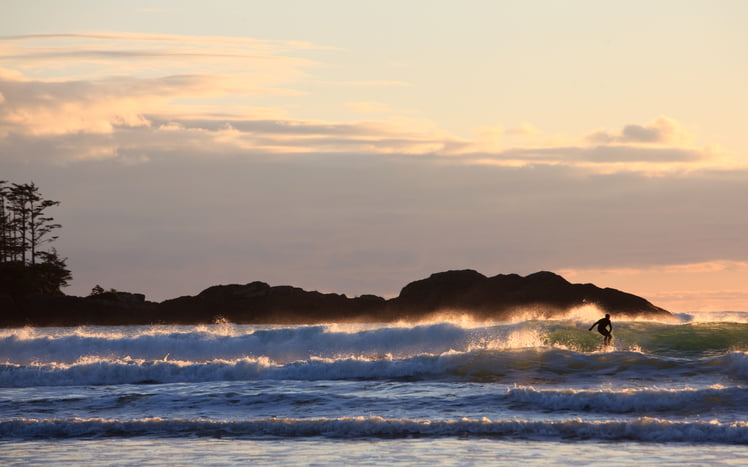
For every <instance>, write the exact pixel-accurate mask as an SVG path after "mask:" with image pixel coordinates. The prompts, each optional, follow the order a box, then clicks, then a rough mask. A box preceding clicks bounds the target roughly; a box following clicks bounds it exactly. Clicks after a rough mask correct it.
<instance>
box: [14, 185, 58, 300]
mask: <svg viewBox="0 0 748 467" xmlns="http://www.w3.org/2000/svg"><path fill="white" fill-rule="evenodd" d="M59 204H60V202H59V201H52V200H47V199H44V197H43V196H42V195H41V193H40V192H39V188H38V187H37V186H36V185H35V184H34V183H24V184H17V183H13V184H11V185H8V182H6V181H0V277H2V278H3V281H2V283H0V292H1V291H5V292H9V293H10V295H12V296H19V295H28V294H33V293H41V294H59V293H61V292H60V288H61V287H65V286H67V285H68V281H69V280H70V279H72V275H71V273H70V271H69V270H68V269H67V266H66V264H65V261H66V258H60V257H59V255H58V254H57V250H55V249H54V248H52V249H50V250H48V251H47V250H44V249H43V246H44V245H45V244H48V243H51V242H54V241H55V240H56V239H57V236H56V235H53V233H54V231H55V230H57V229H59V228H60V227H61V226H60V224H57V223H55V222H54V219H53V218H52V217H50V216H48V215H47V214H46V211H47V209H49V208H51V207H54V206H58V205H59Z"/></svg>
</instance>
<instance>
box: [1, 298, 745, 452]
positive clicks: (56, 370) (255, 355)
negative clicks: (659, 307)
mask: <svg viewBox="0 0 748 467" xmlns="http://www.w3.org/2000/svg"><path fill="white" fill-rule="evenodd" d="M456 316H458V315H456V314H454V313H453V314H451V315H450V318H445V319H443V320H436V321H434V322H424V323H418V324H410V323H398V324H360V325H359V324H329V325H315V326H270V325H268V326H249V325H232V324H228V323H222V324H214V325H202V326H131V327H98V326H91V327H79V328H22V329H4V330H0V464H3V465H30V464H31V465H33V464H49V463H52V464H57V465H60V464H67V465H128V464H131V465H164V464H169V465H195V464H200V465H211V464H212V465H246V464H251V465H351V464H358V465H434V464H437V465H518V464H526V465H569V464H572V463H573V464H577V465H746V464H748V390H747V389H748V386H747V385H748V313H701V314H698V313H693V314H679V315H676V318H675V319H674V320H672V321H666V322H663V321H646V320H639V321H634V320H630V321H626V320H623V319H617V318H616V317H615V316H613V324H614V329H613V335H614V338H615V339H614V342H613V345H612V346H611V347H609V348H603V347H602V346H601V342H602V336H600V335H599V334H598V333H597V332H594V331H593V332H589V331H588V330H587V329H588V328H589V326H590V325H591V324H592V323H593V322H595V321H596V320H597V319H598V318H599V317H600V312H599V311H597V310H595V309H594V308H592V307H587V308H584V309H579V310H575V311H573V312H571V313H570V314H569V315H568V316H567V317H565V318H563V319H557V320H542V321H538V320H532V319H520V318H518V319H517V320H515V321H513V322H492V323H485V322H481V323H477V322H471V321H469V320H463V319H460V318H455V317H456Z"/></svg>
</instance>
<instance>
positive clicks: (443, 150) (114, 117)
mask: <svg viewBox="0 0 748 467" xmlns="http://www.w3.org/2000/svg"><path fill="white" fill-rule="evenodd" d="M53 46H54V47H53ZM319 49H325V50H327V49H329V48H326V47H320V46H317V45H315V44H310V43H306V42H297V41H271V40H259V39H247V38H233V37H216V36H207V37H206V36H203V37H187V36H181V35H168V34H142V33H72V34H38V35H25V36H12V37H5V38H0V64H4V68H0V96H2V98H1V99H2V100H0V138H3V137H4V138H7V140H6V141H5V142H4V143H3V146H4V147H5V148H6V150H7V151H8V154H22V153H25V150H26V149H28V148H29V147H33V146H37V147H41V146H43V145H49V146H50V147H53V145H54V144H55V141H57V142H59V144H60V147H59V148H58V150H56V151H55V150H51V151H50V152H51V154H53V156H50V155H44V156H38V157H40V159H43V160H51V159H53V158H55V157H56V158H57V161H56V162H58V163H66V162H71V161H80V160H83V159H85V157H91V158H94V159H100V158H102V157H113V158H122V157H125V156H124V155H125V154H139V156H138V157H137V158H136V159H137V160H141V161H147V160H152V158H150V157H147V156H143V155H145V154H148V152H149V151H152V150H154V148H164V147H168V146H171V147H172V148H173V150H174V151H177V150H182V149H183V148H184V147H185V145H186V144H187V142H189V144H190V145H192V146H191V147H194V148H203V150H204V151H205V153H206V155H207V154H210V155H211V157H212V155H213V154H214V153H215V152H216V151H217V150H221V151H225V152H226V153H229V154H236V153H239V154H244V156H245V157H255V156H258V155H267V154H277V155H283V154H294V155H300V154H319V153H327V154H362V155H383V154H392V155H397V154H399V155H402V156H406V157H410V156H413V155H419V156H422V157H424V158H430V159H431V160H433V161H435V162H437V163H449V164H455V165H458V164H469V165H496V166H507V167H521V166H536V165H541V164H547V165H564V166H573V167H579V168H583V169H585V170H595V171H598V172H601V173H615V172H618V171H622V170H624V171H631V170H634V171H642V172H649V173H658V172H667V171H680V170H692V169H694V168H702V167H706V166H708V165H709V164H712V165H718V164H723V163H724V161H721V160H718V158H715V151H714V150H713V149H711V148H709V149H706V148H698V147H693V146H691V145H690V144H689V141H690V139H691V138H690V136H689V135H688V134H687V133H686V132H685V130H683V127H682V126H681V125H680V123H679V122H677V121H675V120H673V119H672V118H668V117H664V116H661V117H658V118H656V119H655V120H653V121H651V122H649V123H646V124H635V123H632V124H628V125H625V126H623V128H622V129H621V130H620V131H609V130H598V131H597V132H594V133H593V134H591V135H588V136H587V137H582V138H566V140H565V141H563V144H561V143H560V142H559V141H558V140H556V139H554V138H552V137H549V136H548V135H545V134H543V133H542V132H541V131H540V130H538V129H537V128H536V127H534V126H533V125H532V124H530V123H526V122H523V123H521V124H520V125H518V126H507V127H505V126H503V125H494V126H484V127H480V128H478V129H476V130H475V132H474V136H473V137H472V138H463V137H459V136H456V135H455V134H452V133H450V132H448V131H445V130H444V129H441V128H439V127H438V126H437V125H436V124H435V123H434V122H433V121H430V120H428V119H423V118H422V119H413V118H392V117H389V118H379V119H377V118H376V117H378V115H376V114H385V115H387V116H389V114H395V115H397V110H396V109H393V108H390V107H389V106H388V105H386V104H384V103H381V102H374V101H368V100H352V101H349V102H347V103H345V104H343V105H344V106H345V107H346V108H347V109H349V110H352V111H354V112H357V113H367V114H372V115H374V118H371V119H369V120H360V121H323V120H309V119H298V118H293V116H292V115H289V113H290V109H293V108H294V106H295V105H298V104H291V105H289V104H288V102H289V101H292V100H293V99H301V98H303V97H304V96H305V92H310V91H303V92H302V91H300V89H302V86H296V85H297V84H300V83H317V84H319V83H320V81H317V80H315V78H314V77H310V76H309V75H307V71H308V70H309V69H312V68H313V67H314V66H315V65H316V64H315V62H313V61H310V60H308V59H306V58H303V57H301V56H300V55H301V54H303V53H304V52H306V51H309V50H319ZM9 66H11V67H12V68H9ZM180 68H181V69H183V71H184V72H183V73H178V72H175V70H176V71H179V70H180ZM45 73H46V75H45ZM50 74H51V75H55V76H56V77H55V78H51V77H49V76H47V75H50ZM42 75H45V76H46V77H42ZM335 84H336V85H345V86H350V87H354V88H355V87H371V86H376V87H391V86H409V85H410V84H409V83H406V82H403V81H397V80H358V81H342V82H338V83H335ZM304 88H305V89H309V87H308V86H304ZM260 100H262V102H263V104H267V105H265V106H263V107H254V106H252V105H248V104H249V103H253V102H259V101H260ZM383 116H384V115H383ZM91 135H104V136H106V135H109V136H110V137H109V138H101V137H95V136H91ZM30 138H41V139H40V141H36V142H34V141H31V140H30ZM75 138H77V139H78V144H77V145H76V144H74V143H72V140H74V139H75ZM87 144H91V145H92V146H91V147H87V146H86V145H87ZM74 146H78V148H79V149H78V151H77V152H76V154H75V156H73V157H71V155H70V151H69V149H68V148H70V147H74ZM24 157H29V156H24Z"/></svg>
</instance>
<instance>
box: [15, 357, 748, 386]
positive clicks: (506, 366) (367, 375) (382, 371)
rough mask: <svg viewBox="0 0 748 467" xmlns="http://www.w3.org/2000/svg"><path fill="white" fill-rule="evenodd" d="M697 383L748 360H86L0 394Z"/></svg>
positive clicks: (24, 369) (739, 369)
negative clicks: (331, 385) (213, 387)
mask: <svg viewBox="0 0 748 467" xmlns="http://www.w3.org/2000/svg"><path fill="white" fill-rule="evenodd" d="M699 375H702V376H703V375H718V376H726V377H730V378H734V379H738V380H742V381H747V380H748V354H746V353H743V352H732V353H729V354H726V355H721V356H717V357H705V358H699V359H689V360H686V359H674V358H669V357H656V356H650V355H646V354H642V353H638V352H631V351H628V352H599V353H592V354H586V353H579V352H574V351H570V350H564V349H554V348H550V349H535V348H532V349H525V350H508V351H503V350H490V351H489V350H479V351H470V352H447V353H444V354H440V355H416V356H413V357H408V358H401V359H398V358H394V357H391V356H382V357H378V358H370V357H343V358H339V359H333V358H319V357H313V358H309V359H307V360H298V361H294V362H290V363H284V364H278V363H274V362H272V361H271V360H269V359H268V358H266V357H259V358H241V359H237V360H233V361H228V360H215V361H211V362H199V363H194V362H180V361H175V362H172V361H144V360H134V359H129V358H126V359H120V360H104V359H99V358H91V359H83V360H82V361H80V362H77V363H73V364H58V363H51V364H28V365H19V364H4V365H0V387H29V386H77V385H105V384H143V383H146V384H147V383H177V382H206V381H239V380H284V379H285V380H309V381H316V380H340V379H354V380H355V379H372V380H381V379H407V380H465V381H495V382H513V383H520V384H532V382H533V381H537V380H544V381H549V382H551V381H556V382H564V381H565V382H574V381H575V380H580V381H581V380H595V379H598V380H599V379H606V378H608V379H609V378H634V379H639V380H642V381H651V382H657V381H660V380H663V379H666V378H673V379H675V378H690V377H693V376H699Z"/></svg>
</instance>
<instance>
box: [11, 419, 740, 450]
mask: <svg viewBox="0 0 748 467" xmlns="http://www.w3.org/2000/svg"><path fill="white" fill-rule="evenodd" d="M146 436H158V437H184V436H197V437H216V438H219V437H220V438H266V437H283V438H307V437H324V438H340V439H358V438H363V439H366V438H388V439H391V438H411V437H430V438H438V437H462V438H464V437H495V438H502V439H528V440H547V439H563V440H595V441H619V440H622V441H642V442H687V443H716V444H747V443H748V423H746V422H734V423H719V422H702V421H696V422H692V421H691V422H689V421H668V420H662V419H657V418H639V419H634V420H629V421H599V422H595V421H582V420H579V419H572V420H562V421H526V420H490V419H487V418H482V419H464V418H463V419H460V420H446V421H434V420H425V419H424V420H412V419H389V418H381V417H345V418H332V419H328V418H318V419H283V418H279V419H262V420H246V421H206V420H189V419H161V418H148V419H139V420H106V419H55V420H40V419H13V420H7V421H2V422H0V439H4V440H9V439H12V440H27V439H66V438H77V439H80V438H133V437H146Z"/></svg>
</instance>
